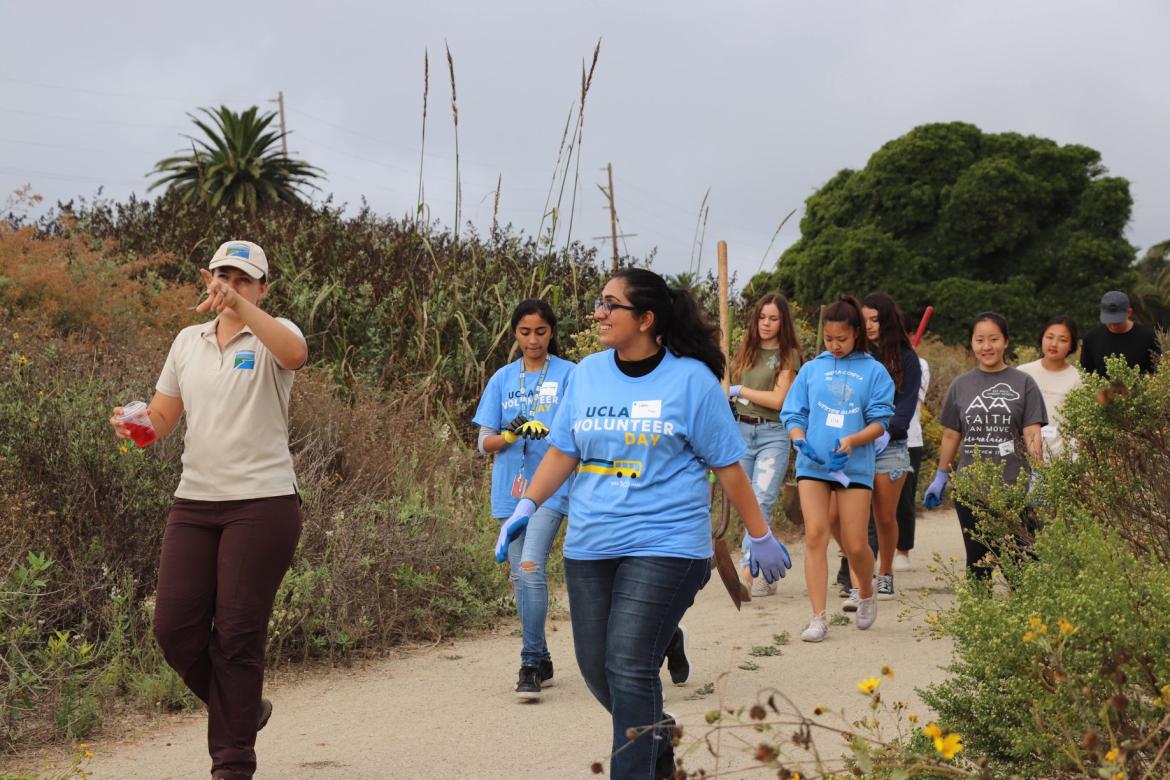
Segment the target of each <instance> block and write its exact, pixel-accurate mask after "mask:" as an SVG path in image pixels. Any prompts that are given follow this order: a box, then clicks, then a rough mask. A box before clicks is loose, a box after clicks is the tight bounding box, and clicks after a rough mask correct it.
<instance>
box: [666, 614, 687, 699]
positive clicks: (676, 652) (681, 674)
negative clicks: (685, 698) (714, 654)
mask: <svg viewBox="0 0 1170 780" xmlns="http://www.w3.org/2000/svg"><path fill="white" fill-rule="evenodd" d="M666 670H667V671H668V672H670V681H671V682H672V683H674V684H675V685H686V684H687V680H689V679H691V659H690V658H688V657H687V630H686V629H685V628H683V624H682V623H679V624H678V628H676V629H675V630H674V636H672V637H671V638H670V644H668V645H667V646H666Z"/></svg>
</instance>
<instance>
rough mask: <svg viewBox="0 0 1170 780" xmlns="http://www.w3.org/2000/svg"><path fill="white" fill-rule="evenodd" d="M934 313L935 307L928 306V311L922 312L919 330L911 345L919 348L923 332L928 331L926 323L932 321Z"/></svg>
mask: <svg viewBox="0 0 1170 780" xmlns="http://www.w3.org/2000/svg"><path fill="white" fill-rule="evenodd" d="M932 314H934V307H933V306H927V307H926V311H924V312H922V321H921V322H919V323H918V332H917V333H915V334H914V341H913V342H911V346H913V347H914V348H915V349H918V345H919V344H921V343H922V334H924V333H926V324H927V323H928V322H930V315H932Z"/></svg>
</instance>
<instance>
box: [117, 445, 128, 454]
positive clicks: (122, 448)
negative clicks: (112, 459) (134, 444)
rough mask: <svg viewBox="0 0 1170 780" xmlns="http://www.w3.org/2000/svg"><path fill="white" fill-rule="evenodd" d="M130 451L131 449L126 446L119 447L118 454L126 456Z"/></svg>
mask: <svg viewBox="0 0 1170 780" xmlns="http://www.w3.org/2000/svg"><path fill="white" fill-rule="evenodd" d="M129 451H130V448H129V447H127V446H126V445H125V444H119V445H118V452H120V453H121V454H123V455H125V454H126V453H127V452H129Z"/></svg>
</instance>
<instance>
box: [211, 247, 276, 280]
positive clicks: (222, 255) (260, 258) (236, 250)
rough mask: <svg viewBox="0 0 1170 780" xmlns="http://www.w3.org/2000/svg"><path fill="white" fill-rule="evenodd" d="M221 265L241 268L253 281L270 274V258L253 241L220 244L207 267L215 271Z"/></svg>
mask: <svg viewBox="0 0 1170 780" xmlns="http://www.w3.org/2000/svg"><path fill="white" fill-rule="evenodd" d="M221 265H228V266H231V267H232V268H239V269H240V270H241V271H243V272H244V273H246V274H248V276H250V277H252V278H253V279H259V278H260V277H261V276H265V275H266V274H267V273H268V258H267V257H265V256H264V250H263V249H261V248H260V247H258V246H257V245H256V244H253V243H252V242H251V241H227V242H224V243H223V244H220V245H219V249H217V250H215V254H214V255H212V256H211V262H210V263H208V265H207V267H208V269H209V270H215V269H216V268H219V267H220V266H221Z"/></svg>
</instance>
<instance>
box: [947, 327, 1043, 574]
mask: <svg viewBox="0 0 1170 780" xmlns="http://www.w3.org/2000/svg"><path fill="white" fill-rule="evenodd" d="M970 344H971V351H972V352H974V353H975V359H976V361H977V365H976V366H975V368H973V369H971V370H970V371H968V372H967V373H965V374H961V375H960V376H958V377H956V378H955V379H954V381H952V382H951V386H950V387H949V388H948V389H947V397H946V400H945V401H944V402H943V408H942V417H941V420H940V422H942V426H943V438H942V444H941V445H940V446H939V454H938V471H936V472H935V477H934V481H933V482H931V483H930V486H929V487H927V489H926V495H925V504H926V508H927V509H933V508H935V507H937V506H939V504H941V503H942V494H943V490H944V489H945V488H946V484H947V481H948V480H949V479H950V467H951V465H952V464H953V463H954V462H955V456H956V455H957V456H958V466H957V467H956V470H957V471H961V470H963V469H965V468H966V467H967V466H970V465H971V464H972V463H973V462H974V460H975V454H976V453H979V457H980V458H982V459H988V458H990V459H992V460H994V461H995V462H996V463H998V464H1000V465H1001V467H1002V468H1003V478H1004V481H1005V482H1007V483H1008V484H1015V482H1016V480H1017V479H1019V476H1020V472H1021V471H1022V470H1023V469H1024V468H1025V467H1026V466H1027V460H1026V459H1025V453H1027V454H1028V455H1031V456H1032V457H1033V458H1036V459H1040V458H1041V457H1042V444H1041V436H1040V429H1041V427H1042V426H1044V425H1047V424H1048V415H1047V413H1046V411H1045V408H1044V398H1043V396H1041V394H1040V388H1039V387H1037V386H1036V380H1034V379H1032V377H1030V376H1028V375H1027V374H1025V373H1024V372H1023V371H1020V370H1019V369H1017V368H1011V367H1010V366H1008V364H1007V361H1006V355H1007V349H1008V344H1009V337H1008V326H1007V321H1006V320H1005V319H1004V318H1003V317H1002V316H1001V315H999V314H996V313H995V312H983V313H982V314H978V315H976V317H975V321H974V323H973V324H972V325H971V332H970ZM955 510H956V512H957V513H958V515H959V525H960V527H961V528H962V529H963V544H964V546H966V548H967V573H968V575H971V576H974V577H976V578H979V579H989V578H990V577H991V569H992V565H993V564H991V563H990V562H989V561H987V560H985V557H986V556H987V554H988V553H989V552H991V550H990V548H988V547H987V545H985V544H984V543H983V542H982V541H981V540H980V539H979V538H978V537H977V531H976V528H975V523H976V518H975V513H974V511H972V507H971V506H969V505H967V504H964V503H962V502H955Z"/></svg>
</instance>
